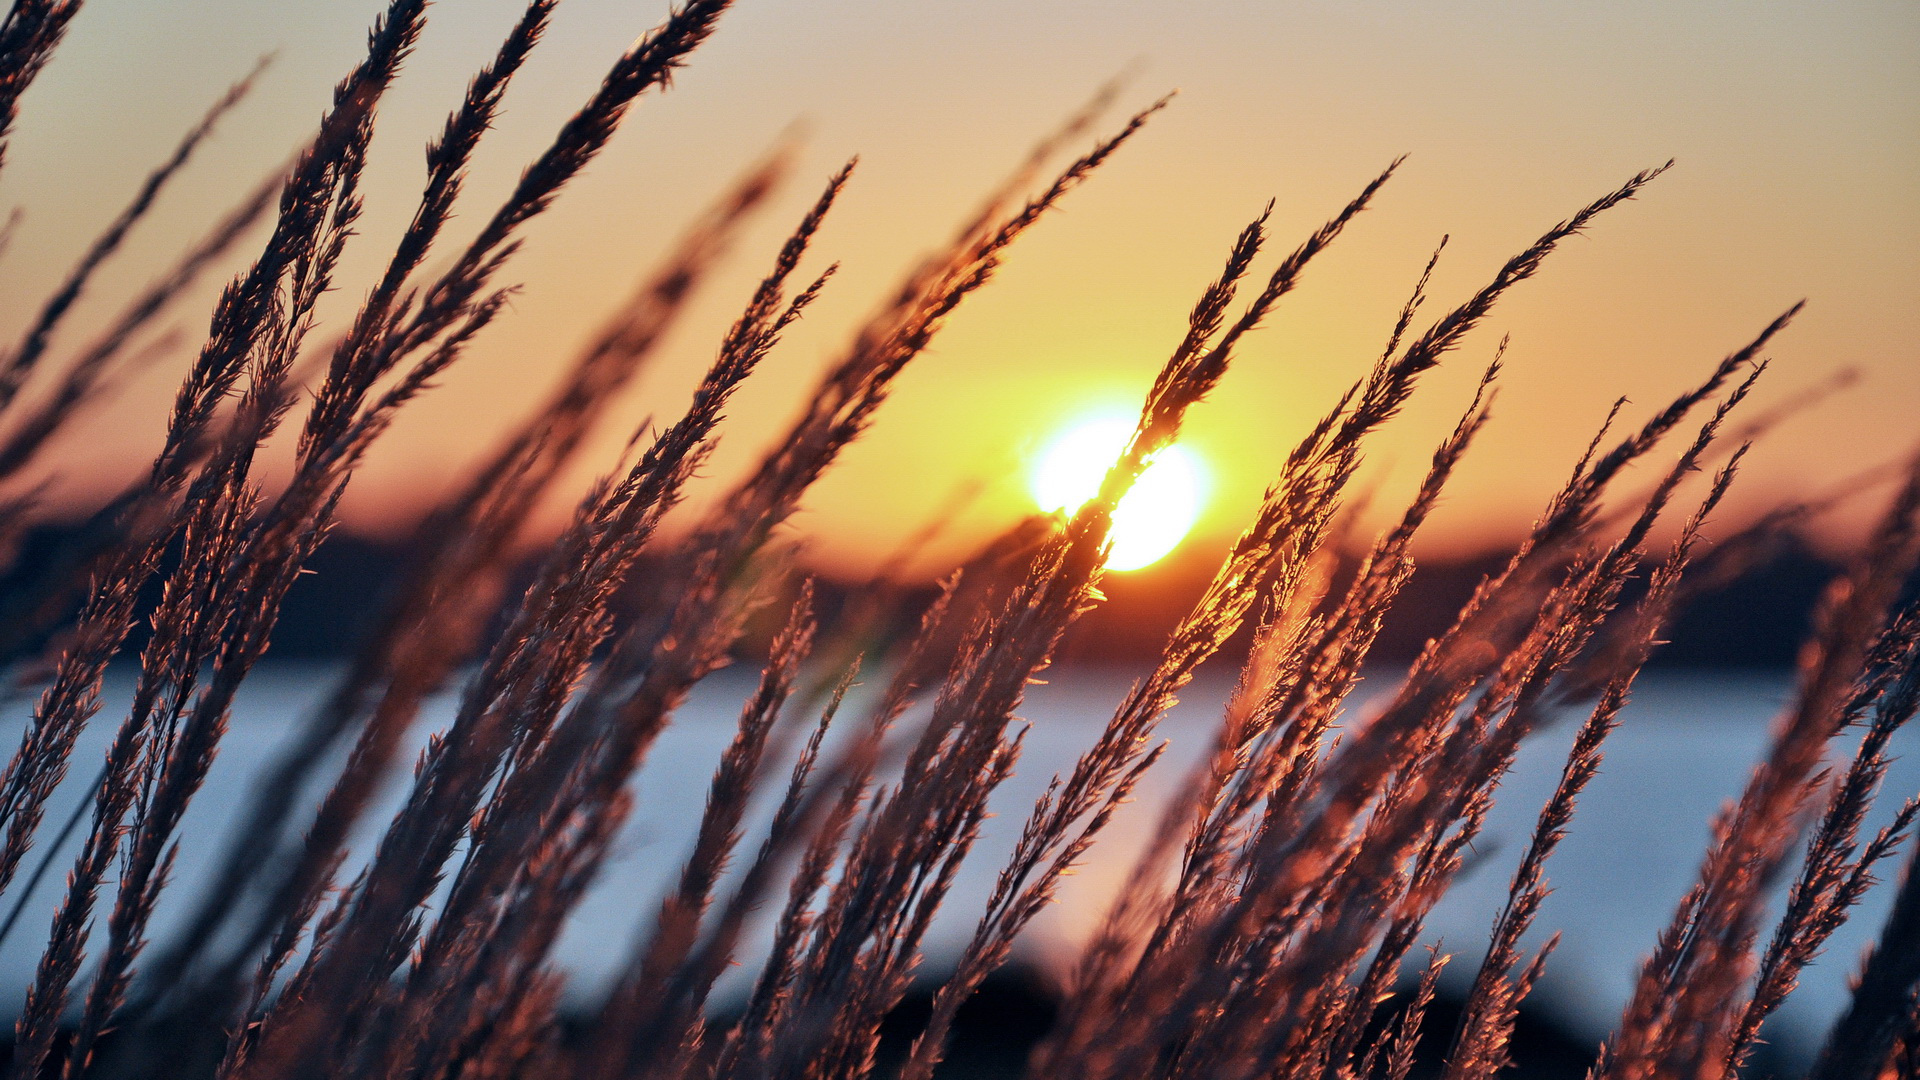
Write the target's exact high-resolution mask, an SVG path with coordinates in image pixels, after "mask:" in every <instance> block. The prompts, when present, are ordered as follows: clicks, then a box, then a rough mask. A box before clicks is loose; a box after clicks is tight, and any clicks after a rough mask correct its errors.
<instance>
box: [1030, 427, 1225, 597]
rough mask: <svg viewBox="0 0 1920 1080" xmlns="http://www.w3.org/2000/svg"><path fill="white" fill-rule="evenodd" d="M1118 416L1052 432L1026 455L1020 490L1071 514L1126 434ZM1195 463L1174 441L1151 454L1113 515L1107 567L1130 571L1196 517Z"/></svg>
mask: <svg viewBox="0 0 1920 1080" xmlns="http://www.w3.org/2000/svg"><path fill="white" fill-rule="evenodd" d="M1133 427H1134V424H1133V421H1132V420H1130V419H1127V418H1125V417H1103V418H1100V419H1096V420H1087V421H1084V422H1082V423H1079V424H1076V425H1074V426H1073V427H1070V428H1068V429H1066V430H1065V431H1063V432H1061V433H1060V434H1059V435H1056V436H1054V438H1053V439H1052V441H1050V442H1048V443H1047V445H1046V447H1045V448H1044V449H1042V450H1041V452H1040V453H1039V455H1038V456H1036V457H1035V458H1034V464H1033V469H1032V472H1031V474H1030V475H1029V477H1028V489H1029V490H1030V491H1031V492H1032V494H1033V501H1034V502H1035V503H1037V504H1039V506H1040V509H1042V510H1046V511H1052V510H1062V511H1065V512H1067V513H1072V512H1073V511H1075V510H1078V509H1079V508H1080V506H1081V504H1083V503H1085V502H1086V501H1087V500H1088V499H1091V498H1093V496H1094V495H1095V494H1097V493H1098V492H1099V490H1100V481H1101V479H1102V478H1103V477H1105V476H1106V474H1107V468H1108V467H1109V466H1111V465H1112V464H1113V461H1114V459H1115V458H1116V457H1119V456H1120V452H1121V451H1122V450H1125V449H1126V447H1127V439H1128V438H1130V437H1131V436H1132V435H1133ZM1201 486H1202V476H1201V468H1200V462H1199V460H1198V459H1197V458H1195V457H1194V456H1193V454H1191V453H1189V452H1188V451H1187V450H1186V449H1185V448H1183V447H1180V446H1169V447H1167V448H1166V449H1165V450H1162V451H1160V453H1159V454H1158V455H1157V456H1155V457H1154V459H1153V462H1152V464H1150V465H1148V466H1147V470H1146V471H1145V472H1143V473H1141V474H1140V479H1139V480H1137V481H1135V482H1134V485H1133V489H1132V490H1131V491H1129V492H1128V493H1127V496H1126V498H1124V499H1121V500H1120V505H1119V506H1118V507H1115V508H1114V512H1113V533H1112V537H1113V549H1112V552H1111V553H1110V555H1109V556H1108V559H1107V566H1108V568H1109V569H1113V570H1138V569H1140V568H1141V567H1143V566H1148V565H1150V564H1152V563H1154V562H1156V561H1158V560H1159V559H1160V558H1161V557H1162V556H1164V555H1165V554H1166V553H1167V552H1169V551H1172V550H1173V549H1174V548H1175V547H1176V546H1178V545H1179V543H1180V541H1181V540H1182V539H1183V538H1184V537H1185V536H1186V535H1187V532H1188V530H1190V529H1192V528H1193V522H1194V519H1195V518H1197V517H1199V515H1200V498H1201Z"/></svg>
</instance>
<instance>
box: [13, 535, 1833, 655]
mask: <svg viewBox="0 0 1920 1080" xmlns="http://www.w3.org/2000/svg"><path fill="white" fill-rule="evenodd" d="M86 535H87V534H86V531H85V530H84V529H83V528H81V527H78V526H60V527H42V528H38V529H35V530H33V531H31V532H29V533H28V534H26V535H25V536H24V537H23V538H22V540H21V542H20V544H19V546H18V550H17V557H16V561H15V563H14V565H13V567H12V568H11V569H10V570H9V571H8V572H7V573H6V574H5V575H0V625H4V626H7V627H10V628H14V629H12V630H11V631H9V636H8V637H6V638H5V639H4V640H0V648H4V649H5V650H6V651H7V652H10V653H14V654H18V653H20V652H21V651H23V650H24V649H26V648H30V647H33V646H34V645H36V644H38V643H40V642H41V641H42V640H43V636H41V635H22V634H20V633H19V632H18V627H21V626H24V625H30V624H33V623H35V622H39V621H43V620H35V619H33V618H32V617H31V615H32V609H33V608H34V607H35V606H36V605H38V606H40V607H42V608H43V609H44V608H45V607H46V606H47V605H48V604H49V603H50V602H51V603H58V602H60V600H59V599H58V598H49V597H47V596H45V595H43V594H44V583H45V582H46V581H48V580H50V579H51V578H52V576H53V575H54V574H55V572H56V569H57V568H58V567H60V566H62V565H67V564H70V563H71V562H73V561H74V560H75V559H79V558H84V557H85V555H86V543H85V537H86ZM403 554H404V552H403V551H402V549H401V548H400V547H399V546H398V545H396V544H393V543H389V542H383V541H380V540H375V539H371V538H368V537H364V536H358V535H355V534H352V533H346V532H340V533H336V534H334V535H333V536H332V537H330V538H329V539H328V540H327V541H326V543H325V544H323V545H322V546H321V548H320V550H319V552H318V553H317V554H316V555H315V556H314V558H313V559H312V560H311V561H310V562H309V563H308V569H309V573H308V574H306V575H305V576H303V577H302V578H301V579H300V581H299V582H298V583H297V584H296V585H295V586H294V587H293V590H292V592H291V593H290V594H289V596H288V598H287V602H286V605H285V607H284V608H283V611H282V616H281V619H280V624H279V627H278V629H277V630H276V631H275V634H274V639H273V646H272V650H271V652H270V655H271V656H275V657H280V658H302V659H309V658H311V659H317V658H327V657H336V656H342V655H346V654H348V653H349V652H351V651H352V649H353V648H354V646H355V645H356V644H357V643H358V642H359V641H360V640H361V638H362V637H363V636H364V635H365V633H366V632H367V630H368V628H369V627H370V626H371V625H372V621H373V619H374V618H375V617H376V614H377V612H378V610H379V605H380V603H381V601H382V598H383V597H384V596H385V595H386V594H387V592H388V590H389V589H390V587H391V585H392V582H393V581H394V579H395V577H396V576H397V574H398V571H399V568H400V567H401V565H402V561H403V560H402V556H403ZM1213 554H1214V553H1213V552H1210V551H1195V552H1191V553H1188V554H1187V555H1186V556H1184V557H1179V556H1176V557H1175V558H1172V559H1169V560H1166V561H1165V562H1163V563H1162V564H1159V565H1157V566H1154V567H1151V568H1148V569H1146V570H1142V571H1137V572H1134V573H1129V574H1113V575H1109V576H1108V577H1107V579H1106V581H1105V582H1104V583H1103V585H1102V589H1103V591H1104V592H1105V593H1106V594H1107V597H1108V600H1107V603H1106V604H1104V605H1102V606H1101V607H1099V608H1097V609H1095V610H1094V611H1092V612H1090V613H1088V614H1087V615H1086V616H1084V617H1083V618H1082V619H1081V620H1080V621H1079V623H1078V624H1076V626H1075V627H1074V629H1073V630H1072V632H1071V634H1070V637H1069V640H1068V642H1067V644H1066V646H1065V648H1064V651H1063V656H1062V660H1063V661H1066V662H1076V661H1077V662H1104V661H1112V662H1121V661H1128V662H1131V661H1138V660H1144V659H1150V658H1152V657H1153V656H1156V655H1157V654H1158V652H1159V649H1160V646H1161V644H1162V643H1163V642H1164V641H1165V638H1166V634H1167V632H1168V631H1169V630H1170V629H1171V628H1172V627H1173V625H1174V623H1175V622H1176V621H1177V620H1178V618H1179V617H1180V616H1181V615H1182V614H1183V613H1184V612H1185V611H1186V610H1187V609H1188V608H1189V607H1190V606H1191V604H1192V603H1193V601H1194V599H1195V598H1196V597H1198V596H1199V594H1200V592H1201V590H1202V589H1203V588H1204V587H1205V585H1206V582H1207V580H1208V578H1209V577H1210V575H1211V574H1212V572H1213V569H1214V567H1213V564H1212V562H1211V561H1210V560H1211V558H1212V556H1213ZM1505 558H1506V556H1505V554H1504V553H1501V552H1488V553H1485V554H1482V555H1478V556H1474V557H1468V558H1453V559H1437V558H1436V559H1427V560H1423V561H1422V563H1421V564H1420V566H1419V568H1418V569H1417V570H1416V571H1415V573H1414V576H1413V578H1412V580H1411V581H1410V582H1409V583H1408V585H1407V588H1406V591H1405V592H1404V593H1403V595H1402V598H1401V602H1400V603H1399V604H1398V605H1397V606H1396V607H1395V609H1394V612H1393V614H1392V615H1391V616H1390V617H1389V619H1388V621H1387V624H1386V626H1385V628H1384V630H1383V631H1382V634H1381V638H1380V642H1379V644H1378V647H1377V648H1376V651H1375V657H1376V658H1377V659H1379V660H1384V661H1399V662H1404V661H1405V660H1407V659H1410V658H1411V657H1413V656H1414V655H1415V654H1416V653H1417V652H1418V651H1419V649H1420V648H1421V646H1422V645H1423V644H1424V643H1425V642H1426V641H1427V640H1428V639H1429V638H1430V637H1431V636H1432V635H1433V634H1435V633H1437V632H1438V631H1439V630H1440V629H1441V628H1442V627H1444V626H1445V625H1446V624H1447V623H1448V622H1449V621H1450V620H1451V618H1452V615H1453V613H1454V612H1455V611H1456V610H1458V608H1459V606H1460V605H1461V603H1463V602H1464V601H1465V600H1466V599H1467V597H1468V596H1469V595H1470V594H1471V593H1472V591H1473V588H1474V586H1475V585H1476V584H1477V583H1478V582H1479V581H1480V580H1481V578H1482V577H1483V576H1484V575H1485V574H1487V573H1488V572H1490V571H1492V570H1494V569H1496V568H1497V567H1499V566H1500V565H1501V564H1502V563H1503V562H1504V561H1505ZM1349 569H1350V568H1349ZM1836 570H1837V567H1836V566H1835V565H1834V564H1833V563H1832V562H1830V561H1828V560H1826V559H1824V558H1822V557H1821V556H1819V555H1818V554H1816V553H1815V552H1814V551H1813V550H1812V549H1811V548H1810V547H1809V546H1807V545H1805V544H1803V543H1798V542H1788V543H1785V544H1783V545H1782V546H1781V547H1779V548H1778V549H1777V550H1776V551H1775V552H1774V553H1773V554H1772V556H1771V557H1770V558H1767V559H1766V560H1764V561H1762V562H1761V563H1759V564H1758V565H1756V566H1754V567H1752V568H1751V569H1749V570H1748V571H1747V572H1745V573H1743V574H1741V575H1739V576H1738V577H1735V578H1734V579H1732V580H1731V581H1728V582H1726V583H1724V584H1721V585H1720V586H1718V587H1716V588H1713V589H1710V590H1708V591H1705V592H1702V593H1701V594H1699V595H1697V596H1695V597H1693V598H1691V599H1690V601H1689V602H1688V603H1687V604H1686V606H1685V608H1684V609H1683V611H1682V613H1681V615H1680V617H1679V618H1678V620H1677V621H1676V622H1675V624H1674V625H1673V627H1672V628H1671V632H1670V633H1669V634H1668V637H1669V638H1670V641H1669V643H1668V644H1667V645H1665V646H1664V647H1663V648H1662V649H1661V650H1660V652H1659V653H1658V654H1657V656H1656V659H1655V663H1656V664H1658V665H1662V666H1689V667H1782V666H1787V665H1790V664H1792V663H1793V661H1794V657H1795V655H1796V652H1797V650H1798V648H1799V645H1800V642H1801V641H1802V640H1803V639H1804V638H1805V636H1806V633H1807V629H1808V626H1809V622H1810V618H1811V614H1812V610H1813V607H1814V604H1815V603H1816V601H1817V600H1818V597H1819V595H1820V591H1821V589H1822V588H1823V587H1824V586H1825V585H1826V583H1827V582H1828V581H1829V580H1830V579H1831V578H1832V576H1833V575H1834V573H1835V572H1836ZM853 588H855V586H854V585H852V584H850V583H847V582H838V581H833V580H822V581H821V582H819V584H818V592H819V596H820V606H821V608H822V610H823V613H825V614H827V615H829V616H831V614H832V612H834V611H836V610H838V609H839V607H840V606H841V605H842V604H843V603H844V602H845V600H846V599H847V598H848V596H849V594H850V590H852V589H853ZM927 595H931V590H927ZM65 602H68V603H71V598H65ZM143 635H144V627H138V628H136V631H135V642H136V644H137V643H138V642H139V641H140V640H142V639H143ZM1242 636H1243V638H1244V636H1245V635H1244V634H1243V635H1242ZM1236 644H1237V646H1238V649H1240V650H1243V649H1244V647H1245V642H1244V640H1243V641H1241V642H1238V643H1236ZM745 647H746V648H749V649H751V648H753V647H754V643H753V642H751V641H750V642H748V643H747V644H746V646H745Z"/></svg>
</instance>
